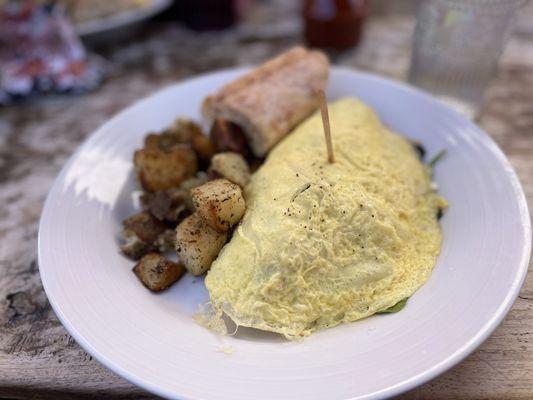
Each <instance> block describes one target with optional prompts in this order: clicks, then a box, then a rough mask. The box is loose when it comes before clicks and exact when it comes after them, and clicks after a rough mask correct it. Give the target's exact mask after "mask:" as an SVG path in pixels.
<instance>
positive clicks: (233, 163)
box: [209, 151, 250, 188]
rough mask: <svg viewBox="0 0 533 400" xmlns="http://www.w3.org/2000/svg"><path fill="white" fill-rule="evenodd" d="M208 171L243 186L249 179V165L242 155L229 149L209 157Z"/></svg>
mask: <svg viewBox="0 0 533 400" xmlns="http://www.w3.org/2000/svg"><path fill="white" fill-rule="evenodd" d="M209 172H210V173H211V175H212V176H215V177H222V178H226V179H227V180H229V181H231V182H233V183H236V184H237V185H239V186H240V187H242V188H244V187H245V186H246V184H247V183H248V181H249V180H250V167H249V166H248V163H247V162H246V160H245V159H244V157H243V156H242V155H240V154H238V153H233V152H231V151H228V152H225V153H218V154H215V155H214V156H213V158H211V165H210V167H209Z"/></svg>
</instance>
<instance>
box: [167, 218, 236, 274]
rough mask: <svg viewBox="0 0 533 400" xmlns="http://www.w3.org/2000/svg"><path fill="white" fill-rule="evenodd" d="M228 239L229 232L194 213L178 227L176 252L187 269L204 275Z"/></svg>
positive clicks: (192, 272)
mask: <svg viewBox="0 0 533 400" xmlns="http://www.w3.org/2000/svg"><path fill="white" fill-rule="evenodd" d="M227 239H228V233H227V232H218V231H216V230H215V229H213V228H211V227H210V226H209V225H208V224H207V222H205V221H204V219H203V218H202V217H201V216H200V215H199V214H198V213H194V214H192V215H190V216H188V217H187V218H185V219H184V220H183V222H182V223H181V224H179V225H178V227H177V228H176V253H177V255H178V257H179V259H180V260H181V262H182V263H183V264H184V265H185V268H186V269H187V271H189V272H190V273H191V274H193V275H202V274H203V273H204V272H206V271H207V270H208V269H209V267H210V266H211V263H212V262H213V261H214V260H215V259H216V258H217V256H218V253H219V252H220V250H221V249H222V247H223V246H224V244H225V243H226V240H227Z"/></svg>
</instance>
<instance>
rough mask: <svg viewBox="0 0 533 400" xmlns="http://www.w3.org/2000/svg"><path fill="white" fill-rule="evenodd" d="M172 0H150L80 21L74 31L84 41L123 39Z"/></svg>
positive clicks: (167, 5)
mask: <svg viewBox="0 0 533 400" xmlns="http://www.w3.org/2000/svg"><path fill="white" fill-rule="evenodd" d="M171 4H172V0H152V1H150V2H148V4H146V5H143V6H142V7H136V8H132V9H128V10H125V11H122V12H118V13H116V14H112V15H110V16H108V17H105V18H99V19H93V20H89V21H84V22H80V23H78V24H76V25H75V29H76V32H77V33H78V35H80V36H81V37H82V39H83V40H84V41H88V42H91V43H92V42H104V41H106V42H107V41H118V40H121V39H124V38H126V37H128V36H129V35H131V34H132V33H134V32H135V31H136V30H137V29H139V28H140V27H141V26H142V24H143V22H145V21H146V20H148V19H149V18H151V17H154V16H155V15H157V14H159V13H160V12H162V11H163V10H165V9H167V8H168V7H169V6H170V5H171Z"/></svg>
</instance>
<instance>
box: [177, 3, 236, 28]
mask: <svg viewBox="0 0 533 400" xmlns="http://www.w3.org/2000/svg"><path fill="white" fill-rule="evenodd" d="M236 3H237V2H236V1H235V0H181V1H177V2H175V5H176V7H177V11H178V15H179V19H181V20H183V22H185V25H187V27H188V28H190V29H193V30H196V31H216V30H222V29H226V28H229V27H231V26H232V25H234V24H235V23H236V21H237V4H236ZM180 14H181V15H180Z"/></svg>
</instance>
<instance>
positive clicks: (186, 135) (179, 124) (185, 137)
mask: <svg viewBox="0 0 533 400" xmlns="http://www.w3.org/2000/svg"><path fill="white" fill-rule="evenodd" d="M163 135H166V136H167V137H173V138H174V139H175V140H177V141H179V142H181V143H191V142H192V139H193V137H195V136H199V135H202V136H203V132H202V128H200V126H199V125H198V124H197V123H196V122H194V121H193V120H191V119H189V118H184V117H179V118H176V120H175V121H174V123H173V124H172V125H171V126H170V127H169V128H168V129H166V130H165V131H164V132H163Z"/></svg>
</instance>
